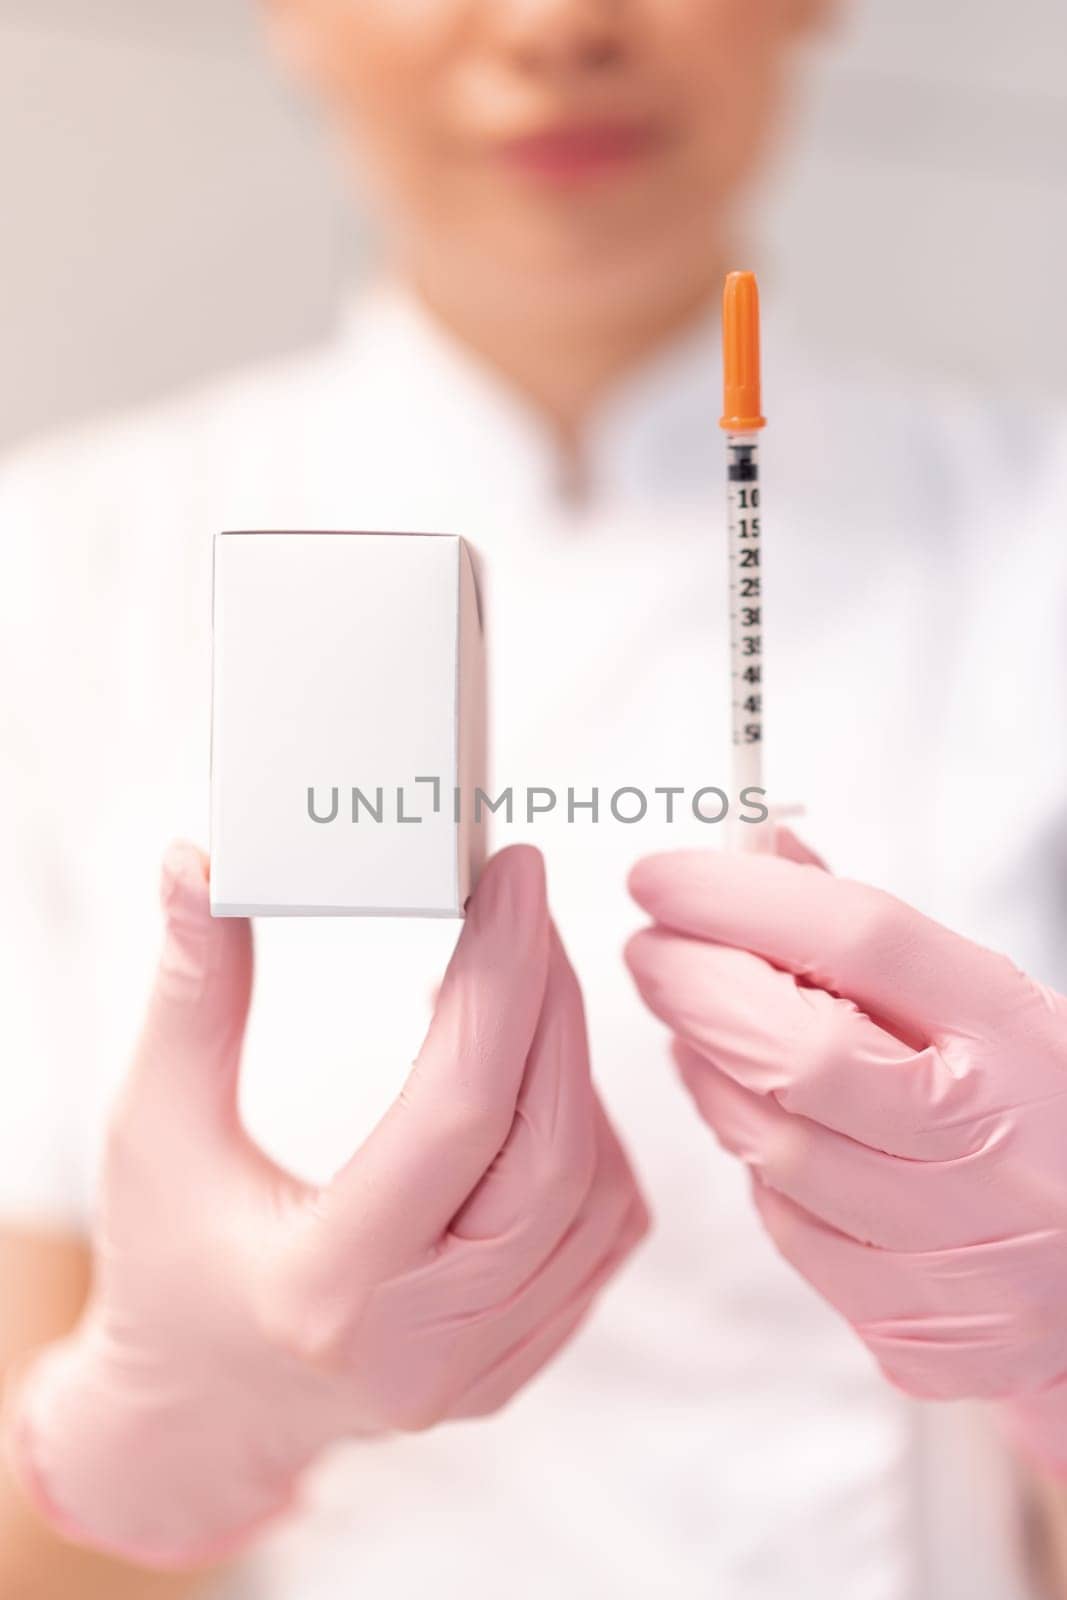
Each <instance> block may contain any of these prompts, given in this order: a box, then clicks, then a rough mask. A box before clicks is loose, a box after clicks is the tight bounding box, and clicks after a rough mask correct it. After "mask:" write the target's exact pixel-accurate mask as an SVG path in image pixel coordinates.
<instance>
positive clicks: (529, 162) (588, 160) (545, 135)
mask: <svg viewBox="0 0 1067 1600" xmlns="http://www.w3.org/2000/svg"><path fill="white" fill-rule="evenodd" d="M659 143H660V135H659V132H658V130H657V129H656V128H654V127H652V126H651V125H650V124H648V123H636V122H597V123H581V124H571V125H567V126H559V127H554V128H546V129H542V130H540V131H539V132H536V133H530V134H524V135H522V136H521V137H519V138H516V139H509V140H508V141H507V142H506V143H505V144H504V145H502V146H501V147H500V153H501V156H502V158H503V160H504V161H505V162H506V163H507V164H508V165H510V166H513V167H516V168H518V169H520V170H522V171H526V172H529V173H532V174H534V175H539V176H542V177H545V178H557V179H566V178H581V177H587V176H595V175H596V174H598V173H603V172H609V171H612V170H614V169H618V168H620V167H625V166H628V165H630V164H631V163H633V162H636V161H639V160H641V159H642V158H643V157H646V156H648V155H649V154H650V153H651V152H652V151H653V150H654V149H655V147H656V146H657V145H658V144H659Z"/></svg>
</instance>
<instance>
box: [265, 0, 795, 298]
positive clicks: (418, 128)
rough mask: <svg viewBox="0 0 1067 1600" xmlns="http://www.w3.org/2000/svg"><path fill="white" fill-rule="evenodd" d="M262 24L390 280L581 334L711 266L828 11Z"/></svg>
mask: <svg viewBox="0 0 1067 1600" xmlns="http://www.w3.org/2000/svg"><path fill="white" fill-rule="evenodd" d="M268 4H269V5H270V9H271V11H272V13H273V21H274V27H275V33H276V36H277V39H278V41H279V43H280V45H281V47H282V49H283V50H284V52H285V53H286V55H287V56H288V57H289V59H290V61H291V62H292V63H293V64H295V65H296V66H297V67H298V68H299V70H300V71H301V73H302V74H303V75H304V76H305V78H307V79H310V81H311V82H312V83H313V85H314V87H315V89H316V90H317V91H318V92H319V93H320V94H321V95H322V96H323V97H324V98H325V100H326V101H327V103H328V104H329V106H330V107H331V109H332V112H333V114H334V116H335V118H336V119H337V120H338V121H339V122H340V123H341V125H342V127H343V129H344V130H345V132H346V134H347V135H349V136H350V138H351V142H352V143H353V145H354V147H355V148H356V150H357V151H358V154H359V158H360V162H361V165H362V168H363V171H364V174H365V178H366V180H367V181H368V183H369V184H370V185H371V188H372V192H373V195H374V196H375V198H376V200H377V203H378V206H379V209H380V213H381V215H382V217H383V219H384V221H385V223H386V225H387V229H388V232H389V236H390V238H391V240H392V242H393V244H394V246H395V247H396V249H398V250H399V252H400V254H401V259H402V262H404V263H405V264H406V265H407V266H408V267H409V268H412V269H413V270H414V271H415V272H417V273H424V274H425V273H430V274H433V275H435V276H436V277H437V278H438V279H450V280H452V281H454V284H455V285H456V286H457V287H458V286H460V285H465V286H466V287H467V288H468V289H469V291H470V292H471V293H472V294H484V295H486V296H489V297H493V296H494V295H497V296H502V297H510V299H511V302H512V304H514V301H515V298H516V297H517V298H519V299H520V300H526V301H529V300H531V299H540V301H541V302H542V305H543V306H547V304H548V303H549V302H551V301H552V300H556V301H559V302H561V303H562V302H566V303H567V304H569V305H571V306H573V307H574V308H575V309H576V310H578V311H579V313H580V314H582V313H584V312H586V311H587V310H588V309H589V308H591V307H592V306H595V305H596V304H598V303H602V301H603V297H604V296H607V297H609V298H611V297H612V296H618V295H622V294H625V295H630V296H632V295H634V294H636V295H638V296H642V295H644V296H647V297H666V296H668V295H669V294H670V293H671V292H672V290H674V289H676V290H680V289H681V287H682V285H683V283H684V282H687V281H689V280H693V281H694V282H695V280H696V278H697V276H698V275H699V272H700V269H701V266H702V264H703V269H704V271H705V272H708V271H710V270H711V269H712V268H716V269H717V268H718V267H719V266H720V265H721V252H722V249H723V247H724V246H725V245H726V243H727V237H726V235H727V230H728V227H729V223H730V219H731V214H732V212H733V209H734V207H735V206H736V204H737V201H738V198H739V196H740V195H741V193H742V192H743V190H744V188H745V185H746V183H747V180H748V179H749V177H750V176H751V174H752V173H753V171H754V169H755V168H756V167H757V166H758V165H759V162H760V160H761V157H762V156H763V153H764V151H765V148H766V144H767V141H768V138H769V136H770V134H771V133H772V132H773V129H774V126H775V123H776V120H777V113H778V110H779V104H780V101H781V99H782V90H783V78H784V71H785V68H786V66H787V64H788V60H789V57H790V52H791V48H792V46H793V45H794V43H795V42H796V40H797V39H798V37H799V36H800V34H801V33H802V32H803V31H804V29H805V28H806V27H807V26H809V25H810V24H811V23H812V22H813V21H814V20H815V19H816V17H817V15H818V13H819V12H820V11H821V10H823V9H824V7H825V4H826V0H268Z"/></svg>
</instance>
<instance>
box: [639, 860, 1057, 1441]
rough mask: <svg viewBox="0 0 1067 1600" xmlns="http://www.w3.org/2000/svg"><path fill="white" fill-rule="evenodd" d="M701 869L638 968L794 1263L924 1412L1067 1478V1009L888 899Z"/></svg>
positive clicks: (807, 873)
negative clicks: (983, 1420) (975, 1425)
mask: <svg viewBox="0 0 1067 1600" xmlns="http://www.w3.org/2000/svg"><path fill="white" fill-rule="evenodd" d="M789 853H790V856H791V857H792V859H780V858H776V857H774V856H756V855H753V856H740V855H734V856H731V855H712V854H705V853H701V852H695V851H680V852H676V853H673V854H668V855H663V856H657V857H653V858H650V859H648V860H645V861H642V862H640V863H639V864H638V866H637V867H636V868H635V869H634V872H633V874H632V876H631V880H630V888H631V892H632V893H633V895H634V897H635V899H636V900H637V902H638V903H639V905H641V906H642V907H643V908H644V910H645V911H646V912H648V913H649V915H650V916H651V917H652V918H653V919H654V926H652V927H651V928H648V929H646V930H644V931H642V932H640V933H638V934H637V935H636V936H635V937H634V938H633V939H632V940H631V941H630V943H629V945H628V947H627V952H626V953H627V960H628V963H629V966H630V969H631V972H632V974H633V976H634V979H635V981H636V983H637V986H638V989H639V991H640V993H641V995H642V996H643V998H644V999H645V1001H646V1003H647V1004H648V1005H649V1007H650V1008H651V1009H652V1011H654V1012H655V1013H656V1015H657V1016H659V1017H660V1018H661V1019H662V1020H663V1021H664V1022H665V1023H666V1024H667V1026H668V1027H669V1029H670V1030H671V1033H672V1034H673V1036H674V1045H673V1049H674V1055H675V1059H676V1061H677V1064H678V1067H679V1070H680V1072H681V1076H682V1079H683V1082H684V1083H685V1085H686V1087H687V1089H688V1090H689V1092H690V1094H691V1095H692V1098H693V1101H694V1103H695V1105H696V1108H697V1110H698V1111H699V1113H700V1115H701V1116H702V1117H703V1119H704V1120H705V1121H706V1122H707V1124H708V1125H709V1127H710V1128H711V1129H712V1130H713V1132H714V1133H715V1134H716V1136H717V1138H718V1139H719V1141H720V1143H721V1144H722V1145H723V1146H724V1148H725V1149H727V1150H729V1151H730V1152H732V1153H733V1154H734V1155H736V1156H737V1157H739V1159H740V1160H742V1161H743V1162H744V1163H745V1164H746V1165H747V1166H748V1168H749V1169H750V1171H751V1173H752V1178H753V1193H754V1197H755V1202H756V1206H757V1208H758V1210H759V1213H760V1216H761V1218H762V1220H763V1222H764V1224H765V1226H766V1228H767V1230H768V1232H769V1233H770V1235H771V1237H772V1239H773V1240H774V1242H775V1244H776V1245H777V1247H778V1249H779V1251H780V1252H781V1253H782V1255H783V1256H784V1257H785V1258H786V1259H787V1260H788V1261H790V1262H791V1263H792V1264H793V1266H794V1267H796V1268H797V1269H798V1270H799V1271H800V1272H801V1273H802V1274H803V1276H804V1277H806V1278H807V1279H808V1281H809V1282H810V1283H811V1284H812V1285H813V1286H814V1288H815V1289H816V1290H818V1292H819V1293H820V1294H821V1295H823V1297H824V1298H825V1299H827V1300H828V1301H829V1302H830V1303H831V1304H832V1305H833V1306H835V1307H836V1309H837V1310H838V1311H839V1312H840V1313H841V1314H842V1315H843V1316H844V1317H846V1318H847V1319H848V1321H849V1322H850V1323H851V1324H852V1325H853V1327H854V1328H855V1329H856V1331H857V1333H858V1334H859V1335H860V1337H861V1338H862V1339H863V1340H864V1342H865V1343H866V1344H867V1345H868V1347H869V1348H870V1350H871V1352H872V1353H873V1355H874V1356H875V1358H876V1359H877V1360H878V1362H879V1364H880V1365H881V1367H882V1369H883V1371H884V1372H885V1373H886V1375H887V1376H888V1377H889V1378H890V1380H891V1381H892V1382H893V1383H895V1384H897V1385H898V1386H899V1387H900V1388H902V1389H904V1390H906V1391H907V1392H908V1393H909V1394H912V1395H916V1396H921V1397H926V1398H932V1399H939V1400H948V1399H957V1398H964V1397H981V1398H985V1399H994V1400H999V1401H1004V1402H1005V1403H1006V1404H1005V1407H1004V1415H1005V1419H1006V1421H1007V1423H1008V1426H1009V1428H1010V1429H1011V1430H1012V1431H1013V1432H1014V1434H1015V1435H1016V1437H1017V1439H1018V1442H1019V1443H1020V1445H1021V1446H1022V1447H1023V1448H1024V1449H1026V1450H1028V1451H1029V1452H1030V1453H1031V1454H1033V1455H1034V1456H1036V1457H1038V1458H1040V1459H1041V1460H1043V1461H1044V1462H1045V1463H1047V1464H1051V1465H1053V1466H1055V1467H1057V1468H1058V1469H1059V1470H1061V1471H1067V1000H1065V999H1064V997H1063V996H1061V995H1058V994H1055V993H1053V992H1052V991H1051V990H1049V989H1047V988H1045V987H1044V986H1042V985H1041V984H1039V983H1036V982H1034V981H1033V980H1032V979H1030V978H1028V977H1027V976H1026V975H1025V974H1024V973H1022V972H1020V971H1019V970H1018V969H1017V968H1016V967H1015V966H1013V965H1012V963H1011V962H1010V961H1009V960H1008V959H1007V958H1006V957H1005V956H1002V955H998V954H996V953H994V952H993V951H991V950H987V949H984V948H982V947H981V946H979V945H976V944H972V943H971V942H970V941H968V940H966V939H963V938H961V937H959V936H958V935H956V934H954V933H951V932H950V931H949V930H948V929H947V928H944V927H941V926H940V925H939V924H938V923H936V922H932V921H930V920H929V919H928V918H926V917H924V916H922V915H920V913H919V912H917V911H914V910H913V909H912V908H911V907H910V906H907V905H905V904H903V903H902V902H901V901H899V900H896V899H894V898H893V897H892V896H890V895H888V894H884V893H882V892H881V891H879V890H877V889H873V888H869V887H867V886H866V885H863V884H859V883H853V882H847V881H844V880H839V879H835V878H833V877H831V876H830V875H829V874H828V873H827V872H826V871H824V870H821V869H820V867H819V866H818V865H817V864H814V863H805V862H804V861H803V858H802V857H800V856H798V853H797V852H796V851H795V850H790V852H789Z"/></svg>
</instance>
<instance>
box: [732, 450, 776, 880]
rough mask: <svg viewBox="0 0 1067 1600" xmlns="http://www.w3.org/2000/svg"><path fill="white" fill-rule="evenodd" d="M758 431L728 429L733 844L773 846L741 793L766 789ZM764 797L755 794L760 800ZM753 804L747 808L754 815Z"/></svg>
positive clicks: (768, 832) (768, 830)
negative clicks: (750, 817)
mask: <svg viewBox="0 0 1067 1600" xmlns="http://www.w3.org/2000/svg"><path fill="white" fill-rule="evenodd" d="M759 440H760V436H759V433H758V432H755V431H753V432H750V433H728V434H727V435H726V462H727V479H726V490H727V528H728V560H729V604H730V735H731V750H732V758H733V774H732V775H733V794H732V795H731V797H730V799H731V808H730V809H731V818H732V827H731V830H730V845H731V848H732V849H735V850H746V851H750V850H768V849H771V848H772V847H773V840H772V836H771V835H772V828H771V824H770V823H769V822H758V823H754V822H745V821H743V820H741V811H742V802H741V795H742V793H743V792H744V791H745V790H746V789H762V788H763V547H762V538H761V532H762V530H761V521H760V516H761V512H760V468H759ZM758 798H759V797H755V796H754V797H753V801H754V802H755V801H756V800H757V799H758ZM752 809H753V807H752V806H751V805H750V806H748V807H747V808H744V810H745V814H746V815H751V813H752Z"/></svg>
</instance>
